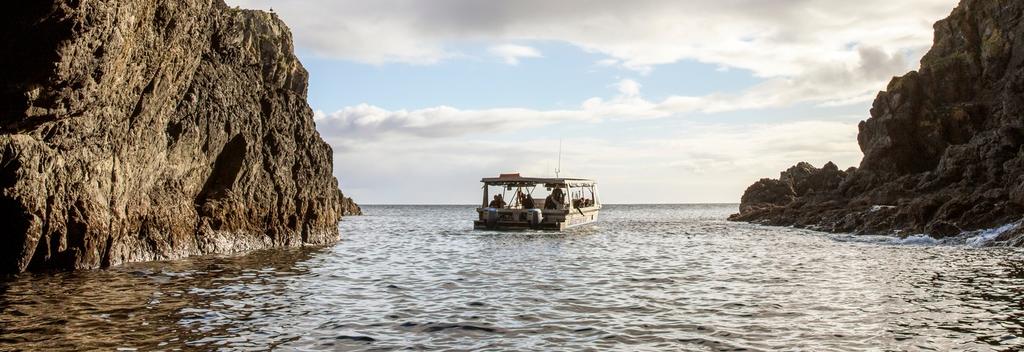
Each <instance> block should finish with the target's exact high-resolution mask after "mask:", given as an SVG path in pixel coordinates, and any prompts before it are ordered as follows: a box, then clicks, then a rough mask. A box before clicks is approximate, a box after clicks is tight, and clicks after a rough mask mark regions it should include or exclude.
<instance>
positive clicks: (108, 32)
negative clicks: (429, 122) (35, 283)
mask: <svg viewBox="0 0 1024 352" xmlns="http://www.w3.org/2000/svg"><path fill="white" fill-rule="evenodd" d="M0 26H2V28H3V31H2V37H0V50H2V52H4V55H0V82H2V84H0V226H2V227H3V229H2V234H0V236H2V237H0V244H2V245H0V273H16V272H21V271H25V270H46V269H72V268H96V267H104V266H109V265H116V264H118V263H124V262H130V261H144V260H157V259H169V258H180V257H185V256H190V255H197V254H205V253H225V252H236V251H247V250H253V249H259V248H268V247H283V246H300V245H305V244H328V243H332V242H335V241H337V240H338V236H339V235H338V230H337V223H338V221H339V219H340V217H341V215H342V212H343V211H344V209H343V199H342V197H341V194H340V192H338V191H337V189H338V188H337V180H335V178H334V177H333V176H332V175H331V169H332V168H331V163H332V159H331V155H332V154H331V149H330V147H329V146H328V145H327V144H326V143H325V142H324V141H323V140H322V139H321V138H320V136H319V135H318V133H317V132H316V129H315V128H314V124H313V113H312V111H311V109H310V108H309V106H308V104H307V103H306V85H307V73H306V70H305V69H304V68H303V67H302V65H301V64H300V63H299V61H298V59H297V58H296V57H295V56H294V54H293V53H292V49H293V48H292V40H291V34H290V32H289V31H288V28H287V27H286V26H285V25H284V23H282V22H281V21H280V20H279V19H278V18H277V17H276V16H275V15H273V14H270V13H265V12H260V11H248V10H238V9H232V8H229V7H228V6H226V5H225V4H224V3H223V0H138V1H115V0H95V1H74V0H40V1H18V2H12V3H10V4H8V6H6V8H5V10H4V11H3V12H2V14H0Z"/></svg>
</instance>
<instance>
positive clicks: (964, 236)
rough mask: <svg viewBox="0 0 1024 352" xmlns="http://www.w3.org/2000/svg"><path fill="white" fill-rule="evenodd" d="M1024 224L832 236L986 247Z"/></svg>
mask: <svg viewBox="0 0 1024 352" xmlns="http://www.w3.org/2000/svg"><path fill="white" fill-rule="evenodd" d="M1022 225H1024V219H1022V220H1019V221H1016V222H1012V223H1009V224H1005V225H1003V226H999V227H994V228H990V229H982V230H974V231H964V232H962V233H960V234H959V235H956V236H951V237H945V238H935V237H932V236H930V235H928V234H913V235H910V236H906V237H900V236H887V235H854V234H841V235H834V236H833V237H832V238H833V239H834V240H837V241H841V242H861V243H876V244H887V245H896V246H967V247H988V246H992V245H998V243H996V240H997V239H998V238H999V236H1001V235H1002V234H1004V233H1007V232H1009V231H1014V230H1017V229H1018V228H1020V227H1021V226H1022Z"/></svg>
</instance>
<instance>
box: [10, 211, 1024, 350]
mask: <svg viewBox="0 0 1024 352" xmlns="http://www.w3.org/2000/svg"><path fill="white" fill-rule="evenodd" d="M364 209H365V211H366V213H367V215H366V216H363V217H351V218H346V219H345V221H343V223H342V224H341V226H340V227H341V231H342V237H343V240H342V242H340V243H339V244H337V245H335V246H332V247H328V248H310V249H300V250H278V251H262V252H257V253H252V254H249V255H245V256H239V257H204V258H195V259H189V260H181V261H172V262H163V263H146V264H132V265H127V266H122V267H117V268H113V269H110V270H97V271H83V272H76V273H61V274H46V275H40V274H34V275H33V274H30V275H24V276H21V277H19V278H17V279H13V280H9V281H6V282H0V350H59V349H74V350H97V349H98V350H114V349H119V348H121V349H128V350H130V349H138V350H147V351H148V350H175V349H183V350H264V349H267V348H277V349H281V350H392V349H413V350H477V349H489V350H515V351H522V350H591V349H612V350H625V351H638V350H684V351H685V350H694V351H708V350H737V349H744V350H773V349H782V350H807V351H827V350H837V351H838V350H941V351H946V350H1013V349H1015V348H1016V349H1019V348H1022V347H1024V252H1022V251H1020V250H1015V249H998V248H973V247H970V246H967V245H963V244H961V245H957V244H954V245H948V244H947V245H934V244H931V245H920V244H919V243H922V242H919V241H913V242H906V241H898V240H895V239H891V238H885V237H870V238H865V237H852V236H842V235H828V234H821V233H815V232H810V231H805V230H796V229H788V228H771V227H761V226H756V225H750V224H740V223H731V222H727V221H725V220H724V219H725V217H726V216H727V215H728V214H729V213H730V212H734V211H735V209H736V206H735V205H657V206H646V205H637V206H607V207H606V208H605V210H604V211H603V212H602V214H601V215H602V220H601V221H600V222H598V223H597V224H596V225H595V226H591V227H586V228H581V229H576V230H573V231H570V232H565V233H538V232H519V233H498V232H483V231H473V230H471V228H472V224H471V220H472V218H473V217H474V216H475V214H474V212H473V208H472V207H470V206H367V207H364ZM908 243H909V244H908ZM915 243H918V244H915ZM924 243H930V242H928V241H925V242H924Z"/></svg>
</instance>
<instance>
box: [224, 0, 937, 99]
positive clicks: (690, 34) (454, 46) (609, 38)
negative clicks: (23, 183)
mask: <svg viewBox="0 0 1024 352" xmlns="http://www.w3.org/2000/svg"><path fill="white" fill-rule="evenodd" d="M229 2H230V3H231V4H235V5H241V6H243V7H251V8H268V7H270V6H271V5H274V9H275V11H277V13H278V14H279V15H280V16H281V17H283V18H284V19H285V20H286V21H287V22H288V23H289V25H290V26H291V27H292V29H293V31H294V34H295V37H296V40H297V43H298V45H299V46H300V47H302V48H304V49H306V50H310V51H312V52H314V53H317V54H319V55H323V56H328V57H334V58H341V59H347V60H355V61H359V62H367V63H385V62H405V63H414V64H430V63H435V62H439V61H442V60H447V59H451V58H454V57H460V56H461V54H460V53H459V52H458V50H459V49H458V48H459V47H460V45H462V44H466V43H469V44H473V43H481V42H483V43H508V42H529V41H556V42H566V43H571V44H572V45H575V46H577V47H579V48H581V49H583V50H586V51H590V52H595V53H601V54H604V55H606V56H607V59H602V60H600V61H599V62H598V63H597V64H598V65H618V66H622V67H626V68H630V69H633V70H637V71H638V72H640V73H642V74H648V73H650V72H651V70H656V69H657V65H662V64H668V63H674V62H679V61H681V60H695V61H699V62H704V63H709V64H714V65H716V66H718V67H719V68H721V69H744V70H749V71H751V72H753V74H754V75H756V76H758V77H761V78H764V79H767V80H773V81H775V82H774V83H771V84H769V85H768V86H766V87H771V89H776V90H779V89H781V90H787V91H779V92H774V93H770V95H773V96H774V98H773V99H779V101H778V102H779V103H787V102H793V101H808V100H810V101H813V100H814V99H818V100H820V101H819V102H821V103H825V104H836V102H839V101H849V100H850V99H851V97H862V96H864V95H866V93H865V90H866V89H867V88H866V87H874V88H873V89H875V90H877V89H878V88H881V87H883V86H884V84H885V80H886V79H887V78H888V77H890V76H893V75H896V74H901V73H903V72H904V71H907V70H909V69H912V68H913V67H912V64H913V62H914V61H915V60H916V59H917V58H918V57H920V56H921V55H922V54H923V52H924V50H925V49H926V48H927V47H928V46H929V45H930V44H931V38H932V29H931V25H932V23H933V22H934V21H935V20H937V19H939V18H942V17H944V16H945V15H946V14H948V13H949V11H950V10H951V9H952V8H953V6H954V5H955V3H956V0H901V1H891V0H863V1H847V0H817V1H808V0H778V1H763V0H723V1H703V0H637V1H628V2H627V1H619V0H562V1H546V0H518V1H478V0H435V1H414V0H377V1H360V0H341V1H339V0H305V1H273V2H272V1H271V0H229ZM897 34H898V35H897ZM491 53H492V54H494V55H497V56H499V57H501V58H502V59H503V61H504V62H506V63H508V64H513V65H514V64H516V63H518V62H520V60H521V59H522V58H530V57H539V56H540V53H539V52H538V51H536V50H535V49H532V48H530V47H527V46H521V45H510V44H504V45H498V46H495V47H492V48H491ZM893 58H896V60H894V59H893ZM863 73H868V75H866V76H865V75H862V74H863ZM834 79H839V80H840V82H842V83H845V84H833V83H832V82H833V80H834ZM819 85H824V86H826V87H827V89H812V88H809V87H815V86H819ZM807 94H810V95H811V97H812V99H803V98H801V97H803V96H807ZM766 98H767V97H766Z"/></svg>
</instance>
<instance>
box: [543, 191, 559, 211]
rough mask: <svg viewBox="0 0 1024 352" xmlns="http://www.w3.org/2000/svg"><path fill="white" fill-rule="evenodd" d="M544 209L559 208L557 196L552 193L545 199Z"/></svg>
mask: <svg viewBox="0 0 1024 352" xmlns="http://www.w3.org/2000/svg"><path fill="white" fill-rule="evenodd" d="M544 209H558V203H556V202H555V197H553V196H552V195H551V194H549V195H548V197H547V198H545V199H544Z"/></svg>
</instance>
